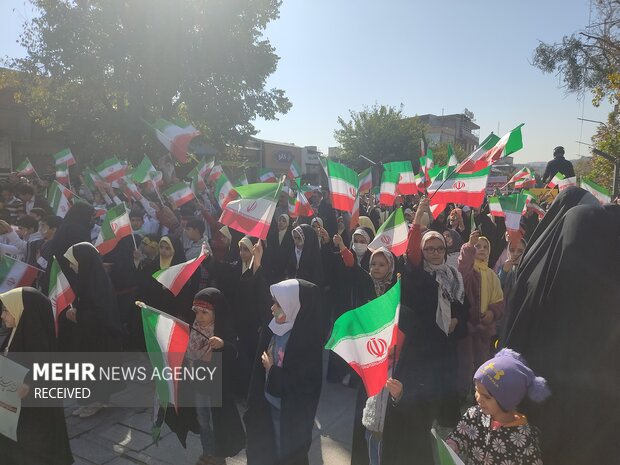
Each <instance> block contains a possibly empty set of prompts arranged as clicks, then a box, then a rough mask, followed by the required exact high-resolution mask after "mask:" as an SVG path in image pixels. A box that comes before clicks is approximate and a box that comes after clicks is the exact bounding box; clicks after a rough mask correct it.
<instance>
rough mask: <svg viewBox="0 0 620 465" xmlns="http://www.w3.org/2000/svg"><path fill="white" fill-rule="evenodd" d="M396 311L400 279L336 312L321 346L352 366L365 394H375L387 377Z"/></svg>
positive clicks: (394, 333) (395, 330) (397, 309)
mask: <svg viewBox="0 0 620 465" xmlns="http://www.w3.org/2000/svg"><path fill="white" fill-rule="evenodd" d="M399 313H400V280H399V281H398V282H397V283H396V284H395V285H394V286H392V288H391V289H389V290H388V291H387V292H386V293H385V294H383V295H382V296H380V297H377V298H376V299H374V300H371V301H370V302H368V303H367V304H365V305H362V306H361V307H358V308H356V309H353V310H349V311H348V312H345V313H344V314H343V315H342V316H340V317H339V318H338V319H337V320H336V322H335V323H334V329H333V330H332V334H331V336H330V338H329V341H328V342H327V345H326V346H325V348H326V349H329V350H332V351H334V352H335V353H337V354H338V355H340V357H342V358H343V359H344V361H345V362H347V363H348V364H349V365H350V366H351V368H353V369H354V370H355V372H356V373H357V374H358V375H359V376H360V378H361V379H362V381H363V382H364V386H365V388H366V394H367V395H368V396H369V397H371V396H374V395H377V394H379V393H380V392H381V390H382V389H383V388H384V387H385V383H386V382H387V380H388V365H389V359H388V354H389V352H390V349H391V348H392V347H393V346H394V345H395V344H396V339H397V335H398V316H399Z"/></svg>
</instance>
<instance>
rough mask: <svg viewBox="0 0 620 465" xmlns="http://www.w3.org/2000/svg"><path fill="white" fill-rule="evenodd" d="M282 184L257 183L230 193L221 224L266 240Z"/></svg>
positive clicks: (223, 210)
mask: <svg viewBox="0 0 620 465" xmlns="http://www.w3.org/2000/svg"><path fill="white" fill-rule="evenodd" d="M281 189H282V183H278V184H275V183H256V184H248V185H247V186H240V187H236V188H234V189H233V190H232V191H230V194H229V195H228V201H227V202H226V205H225V206H224V207H223V208H222V215H221V216H220V223H222V224H224V225H226V226H228V227H229V228H232V229H235V230H237V231H239V232H242V233H244V234H247V235H248V236H252V237H258V238H260V239H263V240H265V239H266V238H267V233H268V232H269V226H270V225H271V220H272V219H273V214H274V213H275V211H276V205H277V203H278V198H279V197H280V190H281Z"/></svg>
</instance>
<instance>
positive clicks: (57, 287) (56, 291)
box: [49, 257, 75, 335]
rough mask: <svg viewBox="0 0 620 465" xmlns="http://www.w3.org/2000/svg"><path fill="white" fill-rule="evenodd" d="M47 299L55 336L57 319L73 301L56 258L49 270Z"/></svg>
mask: <svg viewBox="0 0 620 465" xmlns="http://www.w3.org/2000/svg"><path fill="white" fill-rule="evenodd" d="M49 298H50V301H51V302H52V314H53V315H54V324H55V325H56V334H57V335H58V317H59V316H60V314H61V313H62V311H63V310H64V309H65V308H67V307H68V306H69V305H71V303H72V302H73V301H74V300H75V293H74V292H73V289H71V286H70V285H69V281H68V280H67V277H66V276H65V274H64V273H63V272H62V269H61V268H60V265H59V264H58V260H56V257H54V258H53V261H52V267H51V269H50V283H49Z"/></svg>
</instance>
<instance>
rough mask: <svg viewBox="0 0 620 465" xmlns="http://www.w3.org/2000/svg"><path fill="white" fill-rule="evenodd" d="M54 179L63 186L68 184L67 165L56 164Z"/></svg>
mask: <svg viewBox="0 0 620 465" xmlns="http://www.w3.org/2000/svg"><path fill="white" fill-rule="evenodd" d="M56 181H58V182H59V183H60V184H63V185H65V186H67V185H68V184H69V167H68V166H67V165H66V164H65V163H62V164H59V165H56Z"/></svg>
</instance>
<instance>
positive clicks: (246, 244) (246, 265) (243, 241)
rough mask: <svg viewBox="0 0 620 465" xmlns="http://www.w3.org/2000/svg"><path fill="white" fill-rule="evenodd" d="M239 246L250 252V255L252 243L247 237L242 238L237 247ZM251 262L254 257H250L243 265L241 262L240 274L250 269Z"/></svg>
mask: <svg viewBox="0 0 620 465" xmlns="http://www.w3.org/2000/svg"><path fill="white" fill-rule="evenodd" d="M241 245H243V246H244V247H246V248H247V249H248V250H249V251H250V253H252V248H253V247H254V244H252V241H251V240H250V238H249V237H248V236H244V237H243V238H242V239H241V240H240V241H239V247H241ZM253 261H254V257H252V258H251V259H250V261H249V262H248V263H245V262H244V261H243V260H241V274H243V273H245V272H246V271H248V270H249V269H250V268H251V267H252V262H253Z"/></svg>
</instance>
